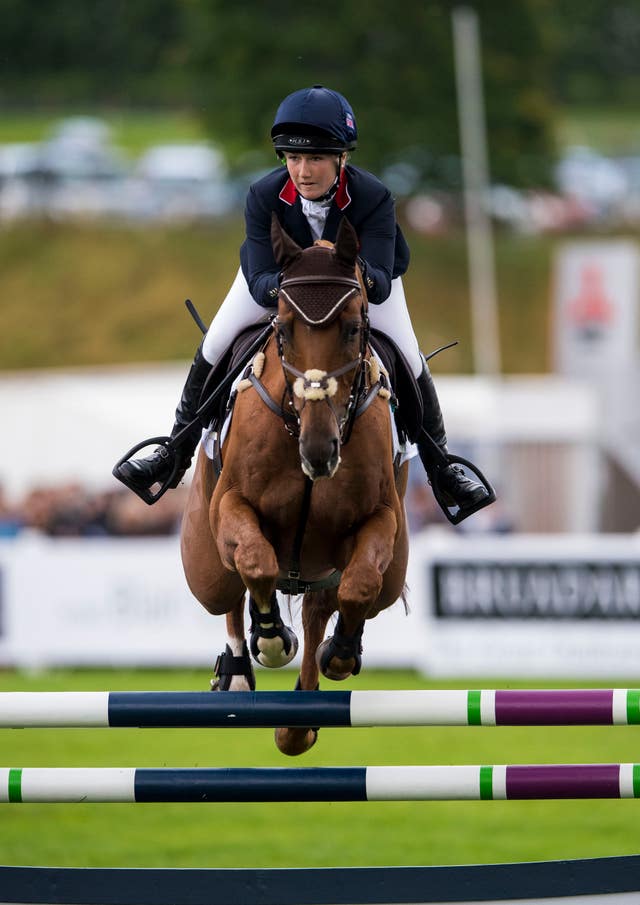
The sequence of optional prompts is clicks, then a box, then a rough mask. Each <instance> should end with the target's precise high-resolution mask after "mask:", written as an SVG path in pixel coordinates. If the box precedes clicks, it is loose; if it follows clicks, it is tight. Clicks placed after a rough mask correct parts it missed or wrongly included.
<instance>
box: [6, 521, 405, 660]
mask: <svg viewBox="0 0 640 905" xmlns="http://www.w3.org/2000/svg"><path fill="white" fill-rule="evenodd" d="M301 600H302V598H293V599H292V601H291V607H290V610H291V613H290V618H289V602H288V598H284V599H282V600H281V602H280V606H281V610H282V615H283V618H284V619H285V622H289V623H290V624H292V625H293V626H294V629H295V631H296V634H297V635H298V637H299V639H300V642H301V644H300V647H301V648H302V623H301V616H300V605H301ZM414 622H418V617H417V616H414V615H413V614H410V615H409V616H407V615H406V614H405V609H404V607H403V605H402V604H401V603H398V604H397V605H395V606H394V607H392V608H390V609H389V610H387V611H385V612H384V613H381V614H380V616H379V617H378V618H377V619H376V620H375V621H374V622H372V623H370V624H369V625H368V626H367V630H366V638H365V645H366V650H367V654H366V656H367V663H368V664H369V665H370V666H387V667H402V666H406V665H407V664H408V665H410V666H413V665H414V664H416V662H417V660H418V657H419V654H420V638H419V636H418V635H417V633H416V631H415V629H414V628H413V627H412V625H413V623H414ZM247 625H248V622H247ZM225 643H226V629H225V619H224V617H222V616H210V615H209V614H208V613H207V612H206V611H205V610H204V609H203V607H202V606H201V605H200V604H199V603H198V601H197V600H196V599H195V598H194V597H193V596H192V595H191V593H190V591H189V589H188V587H187V584H186V581H185V578H184V573H183V571H182V564H181V561H180V550H179V540H178V537H168V538H151V539H103V538H96V539H86V540H84V539H82V540H78V539H62V538H61V539H57V538H56V539H50V538H46V537H43V536H39V535H26V534H25V535H22V536H19V537H18V538H17V539H14V540H8V541H6V542H0V664H6V665H16V666H21V667H28V668H39V667H49V666H64V665H69V666H92V665H95V666H125V665H130V666H160V667H162V666H187V667H188V666H194V667H205V668H208V669H210V670H211V669H212V667H213V664H214V663H215V660H216V657H217V656H218V654H220V653H221V652H222V651H223V650H224V646H225ZM300 654H301V651H300V652H299V653H298V656H297V658H296V659H295V660H294V663H293V665H294V666H297V665H299V661H300Z"/></svg>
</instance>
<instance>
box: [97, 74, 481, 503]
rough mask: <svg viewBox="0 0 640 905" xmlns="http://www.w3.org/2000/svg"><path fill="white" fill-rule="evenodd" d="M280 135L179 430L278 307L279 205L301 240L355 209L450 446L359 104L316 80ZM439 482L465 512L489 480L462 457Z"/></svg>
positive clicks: (384, 297) (185, 444) (426, 453)
mask: <svg viewBox="0 0 640 905" xmlns="http://www.w3.org/2000/svg"><path fill="white" fill-rule="evenodd" d="M271 138H272V140H273V145H274V148H275V151H276V154H277V155H278V157H279V158H280V160H281V162H282V163H284V164H285V167H284V168H283V167H278V168H276V169H275V170H273V171H272V172H270V173H269V174H267V175H266V176H264V177H263V178H262V179H260V180H258V181H257V182H255V183H254V184H253V185H252V186H251V187H250V189H249V192H248V195H247V199H246V207H245V220H246V238H245V241H244V242H243V244H242V247H241V249H240V264H241V267H240V270H239V271H238V274H237V276H236V279H235V281H234V283H233V285H232V286H231V289H230V290H229V293H228V294H227V296H226V298H225V300H224V302H223V303H222V305H221V306H220V309H219V310H218V313H217V314H216V315H215V317H214V319H213V321H212V323H211V326H210V327H209V330H208V331H207V333H206V335H205V337H204V339H203V341H202V343H201V345H200V347H199V348H198V350H197V352H196V355H195V359H194V362H193V364H192V366H191V370H190V372H189V375H188V377H187V381H186V384H185V386H184V389H183V392H182V398H181V400H180V403H179V405H178V408H177V410H176V421H175V424H174V427H173V430H172V437H173V436H175V435H176V434H177V433H178V432H179V431H181V430H183V428H184V427H185V426H186V425H188V424H189V422H191V421H193V420H194V418H195V413H196V410H197V408H198V403H199V399H200V394H201V392H202V388H203V385H204V382H205V380H206V378H207V376H208V374H209V372H210V369H211V367H212V366H214V365H215V364H217V363H218V361H219V360H220V359H221V358H222V356H223V355H224V353H225V352H226V351H227V349H228V348H229V346H230V345H231V343H232V342H233V340H234V339H235V338H236V336H237V335H238V334H239V333H240V331H241V330H243V329H244V328H245V327H247V326H249V325H251V324H253V323H255V322H256V321H258V320H259V319H261V317H263V316H264V309H265V308H275V307H276V306H277V300H278V292H279V289H278V287H279V279H280V268H279V267H278V264H277V263H276V261H275V259H274V256H273V250H272V247H271V238H270V229H271V214H272V212H273V211H276V213H277V215H278V217H279V219H280V222H281V224H282V226H283V227H284V229H285V230H286V231H287V233H288V234H289V235H290V236H291V237H292V238H293V239H294V241H296V242H297V243H298V245H300V246H302V247H305V248H306V247H308V246H310V245H312V244H313V242H314V240H315V239H318V238H324V239H329V240H330V241H334V240H335V237H336V230H337V227H338V225H339V222H340V220H341V218H342V217H343V216H346V217H347V218H348V219H349V221H350V222H351V224H352V226H353V227H354V229H355V231H356V233H357V234H358V240H359V243H360V258H359V264H360V267H361V269H362V273H363V278H364V283H365V286H366V288H367V295H368V300H369V304H370V307H369V317H370V321H371V325H372V327H374V328H376V329H378V330H380V331H381V332H382V333H384V334H386V335H387V336H389V337H390V338H391V339H392V340H393V341H394V342H395V344H396V345H397V346H398V347H399V349H400V350H401V351H402V352H403V353H404V357H405V358H406V359H407V361H408V363H409V366H410V368H411V370H412V371H413V375H414V377H415V378H416V380H417V384H418V387H419V389H420V393H421V395H422V400H423V406H424V417H423V422H422V426H423V428H424V429H425V430H426V432H427V433H428V434H429V435H430V437H431V438H432V439H433V440H434V441H435V443H436V445H437V446H438V447H439V449H440V450H441V451H442V452H444V453H446V451H447V449H446V442H447V440H446V434H445V429H444V423H443V419H442V412H441V410H440V404H439V402H438V397H437V395H436V390H435V386H434V384H433V380H432V378H431V374H430V372H429V368H428V367H427V364H426V361H425V359H424V357H423V356H422V354H421V352H420V349H419V347H418V341H417V339H416V337H415V334H414V331H413V327H412V325H411V320H410V318H409V312H408V309H407V303H406V300H405V295H404V290H403V286H402V274H404V273H405V272H406V270H407V267H408V264H409V249H408V246H407V243H406V241H405V239H404V236H403V235H402V232H401V230H400V227H399V226H398V224H397V222H396V217H395V210H394V202H393V199H392V197H391V194H390V193H389V191H388V189H387V188H386V187H385V186H384V185H383V183H382V182H380V181H379V180H378V179H377V178H376V177H375V176H373V175H372V174H370V173H368V172H366V171H364V170H361V169H359V168H358V167H355V166H353V165H352V164H350V163H348V153H349V151H352V150H353V149H354V148H355V147H356V140H357V130H356V122H355V117H354V114H353V111H352V109H351V107H350V105H349V103H348V102H347V100H346V99H345V98H344V97H343V96H342V95H341V94H338V92H337V91H332V90H330V89H328V88H324V87H322V86H321V85H314V86H313V87H312V88H303V89H301V90H299V91H295V92H294V93H293V94H290V95H288V96H287V97H286V98H285V99H284V100H283V101H282V103H281V104H280V106H279V108H278V111H277V113H276V117H275V121H274V124H273V128H272V130H271ZM200 435H201V426H200V424H199V422H198V421H197V420H196V423H195V424H194V426H193V428H192V429H191V430H189V431H186V432H185V434H183V436H181V437H180V438H179V440H178V442H177V444H176V446H175V447H174V449H175V455H176V456H177V457H178V466H179V468H178V471H177V473H176V476H175V478H174V480H173V481H172V483H171V486H172V487H176V486H177V485H178V483H179V482H180V480H181V479H182V477H183V476H184V473H185V471H186V470H187V468H189V466H190V464H191V459H192V457H193V454H194V451H195V449H196V446H197V443H198V440H199V438H200ZM417 446H418V451H419V454H420V458H421V459H422V462H423V464H424V466H425V469H426V470H427V472H428V473H433V470H434V468H435V466H436V465H441V462H442V460H441V457H439V456H438V454H437V452H436V451H434V449H433V446H432V444H431V443H429V442H428V440H425V439H424V438H423V440H422V441H421V440H420V439H418V440H417ZM174 464H175V462H174V461H172V459H171V453H170V452H169V451H168V450H167V449H166V448H165V447H158V448H157V449H156V450H154V452H152V453H151V454H150V455H148V456H146V457H145V458H140V459H133V460H128V461H126V462H124V463H122V464H121V465H119V466H117V467H116V468H115V469H114V474H115V476H116V477H118V478H120V479H122V480H124V483H125V484H127V485H128V486H130V487H132V488H133V489H136V490H140V489H143V490H147V489H148V488H150V487H151V486H152V485H153V484H154V483H156V482H159V483H163V482H164V481H166V479H167V478H168V476H169V475H170V473H171V470H172V468H173V466H174ZM438 486H439V488H440V490H441V491H442V492H443V493H444V494H445V496H446V498H448V499H451V500H452V501H453V503H455V505H457V506H459V507H460V509H461V510H462V511H464V510H465V509H470V508H473V509H475V508H479V505H480V504H481V503H482V501H483V500H484V499H485V498H486V497H488V496H489V493H488V491H487V489H486V488H485V487H484V486H483V485H482V484H479V483H477V482H476V481H473V480H471V479H470V478H469V477H468V476H467V475H466V474H465V472H464V471H463V470H462V468H461V467H460V466H459V465H455V464H452V465H449V466H447V467H444V468H441V469H440V471H439V473H438Z"/></svg>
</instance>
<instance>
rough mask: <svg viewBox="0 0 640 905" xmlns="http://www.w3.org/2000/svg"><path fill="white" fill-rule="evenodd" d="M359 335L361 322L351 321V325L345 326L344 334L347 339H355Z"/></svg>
mask: <svg viewBox="0 0 640 905" xmlns="http://www.w3.org/2000/svg"><path fill="white" fill-rule="evenodd" d="M359 333H360V321H351V323H349V324H345V328H344V334H345V337H346V338H347V339H355V337H356V336H358V334H359Z"/></svg>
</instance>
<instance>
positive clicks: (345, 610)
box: [316, 507, 398, 681]
mask: <svg viewBox="0 0 640 905" xmlns="http://www.w3.org/2000/svg"><path fill="white" fill-rule="evenodd" d="M397 527H398V523H397V519H396V516H395V513H394V512H393V510H392V509H390V508H386V507H385V508H383V509H380V510H378V511H377V512H376V513H375V514H374V515H373V516H372V517H371V518H370V519H369V520H368V521H367V522H366V523H365V524H364V525H363V526H362V528H361V529H360V531H359V532H358V534H357V535H356V538H355V544H354V549H353V553H352V555H351V559H350V560H349V564H348V566H347V567H346V569H345V570H344V572H343V573H342V579H341V581H340V585H339V587H338V610H339V614H338V621H337V623H336V627H335V631H334V634H333V636H332V637H331V638H327V640H326V641H324V642H323V643H322V644H321V645H320V646H319V647H318V649H317V651H316V661H317V663H318V666H319V668H320V671H321V673H322V674H323V675H324V676H326V677H327V678H328V679H334V680H336V681H341V680H343V679H346V678H348V677H349V676H351V675H357V674H358V673H359V672H360V667H361V665H362V657H361V654H362V632H363V629H364V623H365V620H366V619H372V618H373V617H374V616H376V615H377V614H378V612H379V611H380V609H381V606H380V605H379V598H380V594H381V591H382V583H383V578H384V573H385V571H386V570H387V568H388V566H389V564H390V563H391V560H392V558H393V549H394V542H395V537H396V531H397ZM384 605H385V606H386V605H387V604H386V603H385V604H384Z"/></svg>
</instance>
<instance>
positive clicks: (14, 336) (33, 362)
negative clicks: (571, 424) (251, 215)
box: [0, 216, 556, 373]
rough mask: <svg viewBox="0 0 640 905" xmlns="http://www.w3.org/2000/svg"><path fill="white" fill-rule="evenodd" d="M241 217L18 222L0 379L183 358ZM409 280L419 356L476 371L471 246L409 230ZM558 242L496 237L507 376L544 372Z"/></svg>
mask: <svg viewBox="0 0 640 905" xmlns="http://www.w3.org/2000/svg"><path fill="white" fill-rule="evenodd" d="M242 237H243V224H242V222H241V218H240V217H239V216H238V217H237V218H234V219H231V220H228V221H221V222H218V223H214V224H210V225H207V226H202V227H190V228H187V227H184V228H178V227H174V228H172V229H170V228H165V227H161V226H154V227H151V226H149V227H145V228H144V229H143V228H125V227H123V226H115V225H111V226H104V225H103V226H100V225H97V224H94V225H70V224H65V225H60V224H58V225H56V224H48V223H38V224H29V223H22V224H16V225H14V226H12V227H10V228H6V229H5V230H4V231H3V234H2V243H0V298H1V299H2V309H3V312H2V315H3V316H2V324H3V329H2V332H1V333H0V369H14V368H32V367H69V366H74V365H96V364H97V365H102V364H111V363H123V362H145V361H166V360H171V359H187V358H189V359H190V358H191V357H192V355H193V351H194V348H195V346H196V344H197V342H198V337H199V332H198V329H197V328H196V326H195V325H194V323H193V321H192V320H191V318H190V317H189V315H188V314H187V313H186V312H185V308H184V304H183V302H184V299H185V298H187V297H189V298H191V299H193V301H194V302H195V303H196V305H197V307H198V309H199V310H200V312H201V314H202V316H203V317H204V319H205V320H207V321H209V320H210V319H211V318H212V316H213V314H214V313H215V311H216V310H217V308H218V306H219V304H220V303H221V301H222V299H223V298H224V297H225V295H226V293H227V291H228V288H229V286H230V285H231V282H232V281H233V278H234V276H235V274H236V271H237V268H238V264H239V258H238V249H239V246H240V243H241V241H242ZM407 238H408V241H409V244H410V246H411V253H412V258H411V266H410V269H409V272H408V273H407V275H406V278H405V280H404V282H405V289H406V293H407V299H408V302H409V307H410V310H411V315H412V319H413V323H414V326H415V329H416V334H417V336H418V339H419V341H420V343H421V346H422V348H423V349H424V350H425V352H427V351H429V350H431V349H434V348H437V347H438V346H441V345H444V344H445V343H447V342H450V341H451V340H453V339H457V340H459V342H460V344H459V345H458V346H456V347H455V348H454V349H451V350H450V351H448V352H446V353H445V354H443V355H441V356H439V357H438V358H437V359H436V360H435V361H434V363H433V368H434V372H435V373H446V372H449V373H469V372H471V371H472V370H473V360H472V356H473V349H472V346H471V340H470V308H469V293H468V286H467V276H466V246H465V240H464V237H463V236H461V235H457V234H452V235H449V236H439V237H427V236H424V235H419V234H417V233H412V232H411V231H410V230H407ZM555 244H556V242H555V240H554V239H553V238H550V237H538V238H531V237H522V236H515V235H500V236H497V237H496V267H497V275H498V289H499V306H500V320H501V332H502V354H503V363H504V370H505V371H506V372H507V373H536V372H543V371H546V370H547V369H548V366H549V358H550V354H549V348H548V334H549V329H548V322H549V310H550V285H551V271H552V264H553V253H554V248H555Z"/></svg>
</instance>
